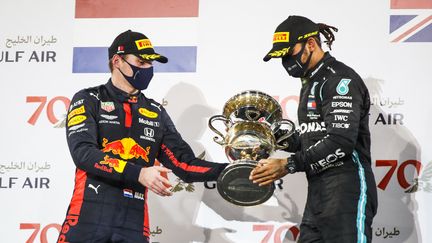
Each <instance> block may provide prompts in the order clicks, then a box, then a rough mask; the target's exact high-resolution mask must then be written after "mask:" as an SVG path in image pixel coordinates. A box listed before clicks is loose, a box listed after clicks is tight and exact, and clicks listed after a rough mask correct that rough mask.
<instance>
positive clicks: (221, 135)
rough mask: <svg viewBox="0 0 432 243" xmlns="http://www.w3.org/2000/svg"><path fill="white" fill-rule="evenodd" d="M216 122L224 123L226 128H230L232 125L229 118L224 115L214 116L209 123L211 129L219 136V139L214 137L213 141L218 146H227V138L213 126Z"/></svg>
mask: <svg viewBox="0 0 432 243" xmlns="http://www.w3.org/2000/svg"><path fill="white" fill-rule="evenodd" d="M214 121H223V122H224V123H225V126H227V127H228V125H227V124H231V122H230V121H229V120H228V119H227V118H225V116H223V115H215V116H212V117H211V118H210V120H209V122H208V126H209V127H210V129H211V130H212V131H213V132H215V133H216V134H217V135H219V137H218V136H215V137H213V141H215V142H216V143H217V144H219V145H222V146H223V145H226V143H225V142H224V140H225V136H224V135H223V134H222V133H221V132H219V130H217V129H216V128H215V127H214V126H213V122H214Z"/></svg>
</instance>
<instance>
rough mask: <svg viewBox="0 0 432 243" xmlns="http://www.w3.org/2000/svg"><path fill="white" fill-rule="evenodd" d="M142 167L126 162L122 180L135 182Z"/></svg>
mask: <svg viewBox="0 0 432 243" xmlns="http://www.w3.org/2000/svg"><path fill="white" fill-rule="evenodd" d="M141 169H142V167H141V166H139V165H136V164H133V163H127V164H126V166H125V168H124V172H123V174H124V180H125V181H129V182H133V183H137V182H138V178H139V174H140V172H141Z"/></svg>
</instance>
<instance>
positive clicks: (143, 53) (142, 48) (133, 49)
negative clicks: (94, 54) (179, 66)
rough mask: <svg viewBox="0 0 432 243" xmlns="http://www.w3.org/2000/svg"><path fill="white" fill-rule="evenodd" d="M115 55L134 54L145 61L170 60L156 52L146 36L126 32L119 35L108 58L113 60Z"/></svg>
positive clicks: (164, 61) (163, 61)
mask: <svg viewBox="0 0 432 243" xmlns="http://www.w3.org/2000/svg"><path fill="white" fill-rule="evenodd" d="M115 54H119V55H124V54H134V55H136V56H139V57H141V58H142V59H144V60H149V61H154V60H155V61H158V62H161V63H166V62H168V58H166V57H164V56H162V55H161V54H158V53H156V52H155V51H154V49H153V46H152V44H151V42H150V40H149V39H148V38H147V36H145V35H144V34H141V33H138V32H133V31H131V30H128V31H125V32H123V33H121V34H120V35H118V36H117V37H116V38H115V39H114V41H113V43H112V44H111V46H110V47H109V48H108V56H109V58H110V59H111V58H112V57H113V56H114V55H115Z"/></svg>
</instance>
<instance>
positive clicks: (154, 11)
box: [75, 0, 199, 18]
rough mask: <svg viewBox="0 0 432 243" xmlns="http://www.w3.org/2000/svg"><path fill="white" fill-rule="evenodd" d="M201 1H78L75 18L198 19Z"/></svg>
mask: <svg viewBox="0 0 432 243" xmlns="http://www.w3.org/2000/svg"><path fill="white" fill-rule="evenodd" d="M198 3H199V0H163V1H161V0H121V1H119V0H76V5H75V18H151V17H156V18H157V17H198Z"/></svg>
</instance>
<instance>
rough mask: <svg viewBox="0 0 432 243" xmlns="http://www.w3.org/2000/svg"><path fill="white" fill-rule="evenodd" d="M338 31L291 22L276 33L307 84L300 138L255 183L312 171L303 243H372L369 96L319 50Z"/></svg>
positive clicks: (275, 53)
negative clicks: (284, 157)
mask: <svg viewBox="0 0 432 243" xmlns="http://www.w3.org/2000/svg"><path fill="white" fill-rule="evenodd" d="M332 30H337V29H336V28H334V27H331V26H327V25H324V24H315V23H314V22H312V21H311V20H309V19H307V18H305V17H301V16H290V17H289V18H288V19H286V20H285V21H284V22H282V23H281V24H280V25H279V26H278V27H277V29H276V31H275V33H274V38H273V43H274V44H273V49H272V50H271V51H270V52H269V53H268V54H267V55H266V57H264V60H265V61H268V60H269V59H271V58H277V57H280V58H282V65H283V66H284V68H285V69H286V70H287V72H288V74H289V75H291V76H293V77H299V78H301V80H302V88H301V91H300V102H299V107H298V121H299V125H300V127H299V128H298V129H297V133H296V134H294V135H293V136H292V137H290V139H289V147H288V149H287V151H288V152H292V153H293V154H292V155H291V156H290V157H289V158H287V159H273V158H270V159H267V160H262V161H260V166H258V167H257V168H256V169H255V170H254V171H252V173H251V179H252V180H253V181H254V182H255V183H260V185H266V184H268V183H272V182H273V181H274V180H277V179H279V178H281V177H282V176H284V175H286V174H287V173H295V172H301V171H304V172H306V176H307V179H308V184H309V185H308V194H307V202H306V206H305V211H304V214H303V219H302V223H301V225H300V239H299V242H302V243H303V242H331V243H338V242H340V243H350V242H361V243H363V242H371V239H372V228H371V225H372V220H373V217H374V216H375V214H376V210H377V191H376V184H375V179H374V175H373V172H372V168H371V155H370V133H369V124H368V123H369V107H370V100H369V92H368V90H367V88H366V86H365V84H364V82H363V80H362V79H361V78H360V76H359V75H358V74H357V73H356V72H355V71H354V70H353V69H351V68H350V67H348V66H346V65H345V64H343V63H341V62H339V61H337V60H336V59H335V58H334V57H332V56H331V55H330V54H329V53H328V52H326V53H324V52H323V50H322V49H321V45H320V41H321V40H320V37H319V34H320V33H322V34H323V35H324V36H325V37H326V39H327V43H328V44H329V46H330V45H331V43H332V41H333V40H334V36H333V33H332Z"/></svg>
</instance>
